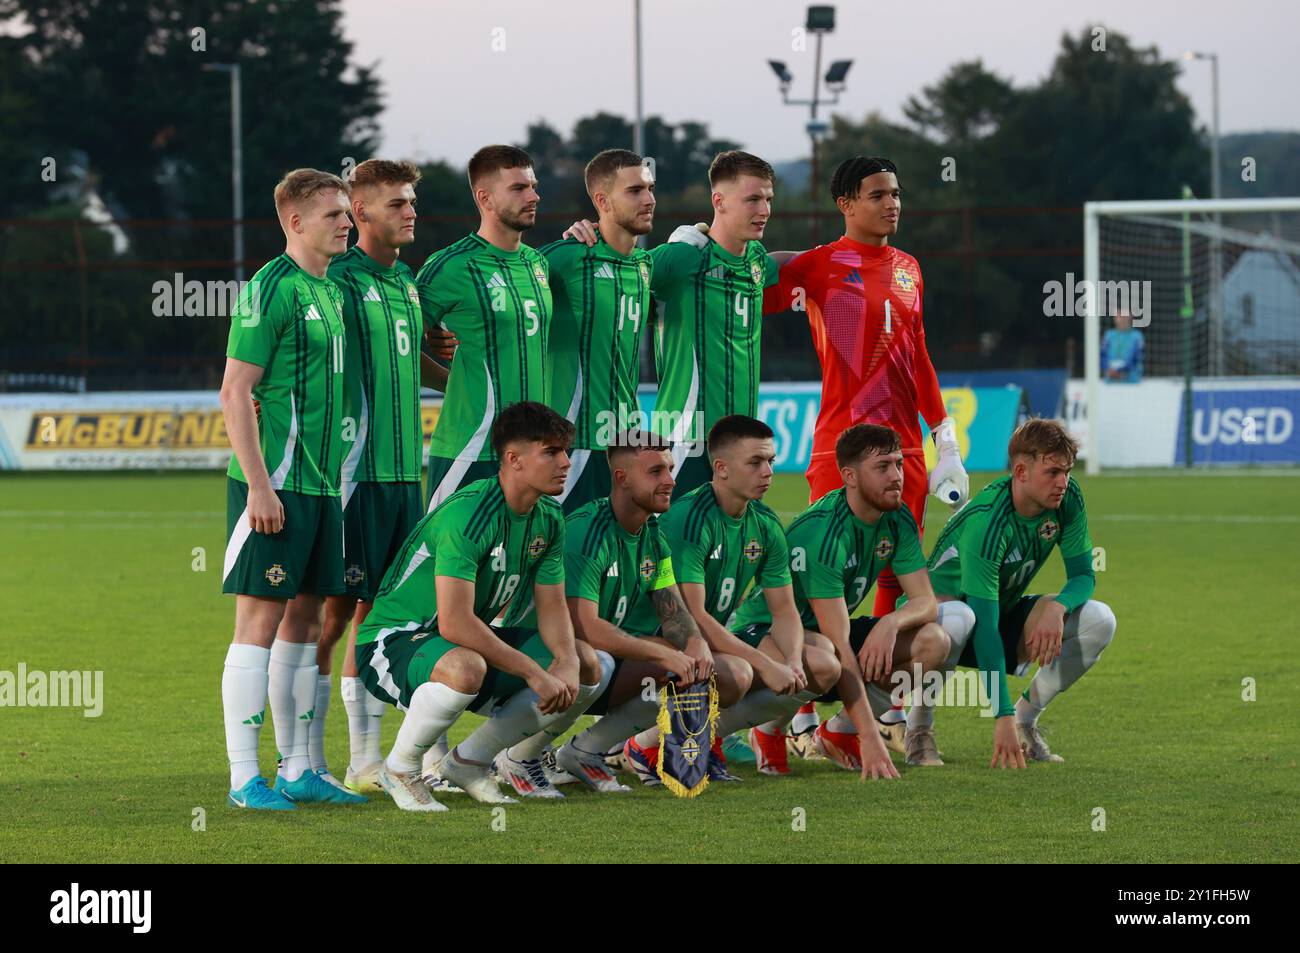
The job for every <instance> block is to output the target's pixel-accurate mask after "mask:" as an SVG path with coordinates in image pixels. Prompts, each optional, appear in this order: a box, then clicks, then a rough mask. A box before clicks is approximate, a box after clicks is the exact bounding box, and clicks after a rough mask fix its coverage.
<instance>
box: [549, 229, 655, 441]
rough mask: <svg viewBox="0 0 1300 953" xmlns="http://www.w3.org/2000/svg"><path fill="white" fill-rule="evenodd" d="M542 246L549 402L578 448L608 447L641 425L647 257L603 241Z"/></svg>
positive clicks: (647, 317)
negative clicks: (549, 304) (546, 272)
mask: <svg viewBox="0 0 1300 953" xmlns="http://www.w3.org/2000/svg"><path fill="white" fill-rule="evenodd" d="M597 236H598V237H597V241H596V244H595V245H593V246H592V247H590V248H588V247H587V246H586V245H585V244H584V243H582V242H580V241H576V240H574V239H565V240H564V241H559V242H553V243H551V244H550V245H546V246H545V247H543V248H542V254H543V255H545V256H546V258H547V260H548V262H549V263H550V280H551V295H552V297H553V299H554V309H555V310H554V317H553V318H552V321H551V335H550V339H549V341H548V343H547V351H546V389H547V396H546V403H547V404H548V405H549V406H550V407H551V408H553V409H554V410H555V411H556V412H557V413H560V414H563V415H564V416H565V417H566V418H568V419H569V420H572V421H573V424H574V429H575V431H576V432H575V434H574V440H573V445H574V447H577V448H581V449H588V450H603V449H604V448H605V447H606V446H607V445H608V444H609V443H610V441H611V438H612V437H613V436H614V435H615V434H617V433H620V432H622V431H624V430H627V429H629V428H631V427H635V426H639V420H640V405H639V404H638V403H637V396H636V388H637V382H638V381H639V380H640V371H641V367H640V350H641V332H642V330H643V329H644V328H645V325H646V324H647V323H648V322H649V320H650V253H649V252H647V251H645V250H644V249H641V248H633V249H632V252H631V254H628V255H623V254H620V253H619V252H617V251H615V250H614V249H613V248H611V247H610V246H609V245H608V244H606V242H605V240H604V239H602V238H599V231H598V232H597Z"/></svg>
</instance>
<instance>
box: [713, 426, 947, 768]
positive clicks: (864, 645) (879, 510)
mask: <svg viewBox="0 0 1300 953" xmlns="http://www.w3.org/2000/svg"><path fill="white" fill-rule="evenodd" d="M835 451H836V454H837V459H838V462H839V464H840V473H841V475H842V477H843V481H844V485H843V486H842V487H840V488H839V489H838V490H834V491H832V492H831V493H828V494H827V495H825V496H823V497H822V498H821V499H820V500H818V501H817V502H816V503H814V504H813V505H812V506H810V507H809V508H808V509H806V510H804V512H803V513H801V514H800V515H799V516H797V517H795V520H794V522H793V523H791V524H790V528H789V529H788V530H787V531H786V541H787V543H788V544H789V547H790V572H791V574H792V576H793V577H794V594H795V604H796V605H797V606H798V608H799V614H800V617H801V618H802V620H803V626H804V629H805V630H807V631H806V632H805V635H804V640H805V643H807V644H812V645H819V646H823V647H826V646H830V647H833V649H834V651H835V654H836V656H837V657H838V658H839V661H840V676H839V680H838V682H837V683H836V694H838V696H839V698H840V700H841V701H843V703H844V708H843V709H842V710H841V712H840V713H839V714H838V715H836V716H835V717H834V718H833V719H831V721H830V722H828V723H826V724H824V725H820V726H818V728H817V735H816V738H817V742H818V744H819V745H820V747H821V749H822V752H823V753H824V754H826V756H827V757H829V758H832V759H833V760H835V761H836V762H837V763H839V764H840V765H841V766H843V767H846V768H850V769H853V770H857V769H859V768H860V769H861V772H862V777H863V778H867V777H877V778H894V777H897V776H898V772H897V770H896V769H895V768H894V765H893V763H892V762H891V761H890V760H889V754H888V753H887V752H886V750H885V745H884V742H883V740H882V739H881V737H880V734H879V732H878V731H877V730H876V728H875V719H874V718H873V717H872V715H873V713H874V714H875V716H876V717H879V716H880V714H881V713H882V712H884V711H887V710H888V709H889V707H890V697H889V691H890V688H891V684H890V674H891V673H892V671H893V670H894V669H895V668H902V669H905V670H906V671H909V672H912V671H915V670H916V666H920V670H921V671H922V672H926V671H931V670H934V669H937V668H939V667H940V666H941V665H942V664H943V662H944V659H945V658H947V656H948V652H949V649H950V647H951V645H952V644H953V643H954V642H957V641H963V640H964V638H965V636H966V634H967V633H968V632H969V627H970V613H969V612H964V611H963V610H962V609H958V608H956V607H954V609H953V610H952V611H951V613H950V614H951V617H952V618H951V619H949V618H946V617H944V618H942V625H940V624H936V621H935V620H936V619H937V618H940V617H939V615H938V609H937V602H936V600H935V598H934V594H933V592H932V591H931V589H930V578H929V576H928V575H927V573H926V570H925V560H924V557H923V556H922V555H921V543H920V538H919V537H918V535H917V531H916V523H915V522H914V521H913V519H912V514H911V513H910V512H909V511H908V510H907V508H906V507H904V506H903V505H902V496H903V487H904V485H905V480H904V477H903V454H902V451H901V449H900V446H899V439H898V434H897V433H895V432H894V431H892V430H890V429H889V428H888V427H880V426H877V425H875V424H858V425H856V426H854V427H850V428H849V429H848V430H846V431H845V432H844V433H843V434H841V435H840V438H839V440H838V441H836V444H835ZM889 567H892V568H893V569H894V571H895V573H897V575H898V578H899V581H900V582H901V584H902V587H903V591H904V592H905V593H907V595H908V602H907V604H906V605H904V606H903V607H902V608H899V609H897V610H894V611H892V612H890V613H888V614H887V615H885V616H882V617H879V618H876V617H873V616H865V617H861V618H857V619H851V616H852V615H853V613H854V612H856V611H857V609H858V607H859V606H860V605H861V604H862V601H863V599H864V598H865V597H866V594H867V591H868V590H869V589H870V588H871V584H872V583H873V582H874V581H875V580H876V579H877V578H878V576H879V575H880V573H881V572H883V571H884V570H885V569H886V568H889ZM771 625H772V617H771V612H770V610H769V608H768V605H767V602H766V600H765V599H763V598H762V596H761V594H759V593H757V592H754V593H751V594H750V595H749V597H748V598H746V600H745V601H744V602H743V603H742V604H741V606H740V609H739V610H738V611H737V612H736V615H735V618H733V619H732V621H731V624H730V628H731V630H732V631H733V632H735V633H737V634H738V635H739V636H740V637H741V638H742V639H744V640H745V641H747V642H749V643H750V644H751V645H758V644H760V643H761V641H762V640H763V639H764V637H766V636H767V633H768V631H769V630H770V628H771ZM782 725H783V720H782V719H777V720H776V722H775V723H768V724H767V725H764V726H761V727H760V728H758V729H755V731H754V732H753V733H752V736H753V737H754V738H755V739H756V740H757V742H758V744H757V747H756V752H755V753H756V754H758V755H759V757H760V759H761V760H760V764H767V765H769V766H772V767H773V768H775V770H777V771H780V765H782V763H783V762H784V760H785V744H784V741H783V740H782V739H780V738H779V736H778V735H779V732H780V731H781V728H782ZM764 735H768V736H769V737H768V738H764V737H763V736H764ZM860 738H866V739H867V740H866V741H865V742H862V743H861V744H860V743H859V739H860ZM860 749H861V750H860Z"/></svg>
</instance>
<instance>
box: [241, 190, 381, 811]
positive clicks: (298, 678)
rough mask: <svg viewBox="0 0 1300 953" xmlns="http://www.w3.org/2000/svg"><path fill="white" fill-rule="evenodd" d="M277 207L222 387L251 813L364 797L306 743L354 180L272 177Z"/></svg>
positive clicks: (325, 552) (333, 494)
mask: <svg viewBox="0 0 1300 953" xmlns="http://www.w3.org/2000/svg"><path fill="white" fill-rule="evenodd" d="M275 210H276V214H277V216H278V217H279V219H280V227H281V228H282V229H283V230H284V234H285V251H284V254H283V255H281V256H279V257H278V258H276V259H274V260H273V261H271V262H269V263H268V264H266V265H264V266H263V267H262V268H261V269H260V270H259V271H258V272H257V274H256V275H254V276H253V280H252V281H251V282H249V284H248V286H247V288H246V289H245V291H244V293H243V294H242V295H241V297H240V300H239V303H238V305H237V307H236V308H235V312H234V314H233V315H232V317H231V322H230V341H229V344H228V346H227V348H226V371H225V378H224V380H223V381H222V383H221V408H222V411H223V413H224V415H225V421H226V431H227V433H228V434H229V435H230V445H231V448H232V449H233V450H234V457H233V459H232V460H231V461H230V467H229V469H228V470H227V471H226V474H227V476H226V510H227V527H228V530H229V541H228V542H227V544H226V557H225V563H224V567H223V571H222V580H223V582H222V591H223V592H229V593H236V598H235V634H234V639H233V641H232V644H231V646H230V649H229V651H228V652H227V653H226V665H225V672H224V674H223V675H222V679H221V701H222V708H223V710H224V714H225V724H226V753H227V754H228V756H229V758H230V793H229V795H228V798H229V801H230V803H231V804H232V805H234V806H235V807H244V808H252V809H255V810H291V809H293V808H294V806H295V802H312V801H325V802H333V803H343V804H352V803H358V802H364V801H365V798H363V797H360V796H359V795H356V794H352V793H350V792H348V791H344V790H341V789H339V788H337V787H334V786H333V785H331V784H329V783H328V782H326V781H325V780H324V779H323V778H321V777H320V775H318V774H316V773H315V772H313V771H312V770H310V764H309V759H308V753H307V748H308V738H309V736H310V731H311V722H312V715H313V710H314V706H315V701H316V685H317V671H316V640H317V639H318V638H319V634H320V612H321V602H322V599H323V598H324V597H325V596H330V595H335V594H336V593H341V592H342V591H343V548H342V547H343V511H342V506H341V505H340V502H339V466H340V462H341V456H342V451H341V446H340V444H341V441H340V426H339V421H340V417H341V416H342V413H341V411H342V404H343V359H344V349H345V347H346V338H345V332H344V327H343V316H342V313H341V311H340V295H339V291H338V288H336V287H335V286H334V284H333V282H331V281H330V280H329V279H328V278H327V277H326V270H327V269H328V267H329V263H330V259H331V258H333V257H334V256H335V255H339V254H342V253H343V252H344V251H345V250H346V249H347V241H348V232H349V231H351V228H352V226H351V223H350V222H349V220H348V187H347V185H346V183H344V182H343V180H342V179H340V178H338V176H335V175H331V174H330V173H328V172H320V171H317V170H316V169H295V170H294V171H293V172H290V173H289V174H288V175H286V176H285V177H284V178H283V179H282V180H281V181H280V183H279V184H278V185H277V186H276V187H275ZM254 399H256V400H257V401H259V402H260V405H261V419H260V426H259V420H258V418H257V415H256V413H255V411H254V408H253V401H254ZM268 697H269V699H270V703H271V715H272V718H273V720H274V722H275V740H276V745H277V746H278V747H279V749H280V753H281V756H282V760H281V765H280V771H279V777H278V779H277V782H276V786H275V789H274V790H272V789H271V788H269V787H267V784H266V781H265V780H264V779H263V778H262V776H261V774H260V772H259V771H258V765H257V742H258V735H259V733H260V729H261V726H262V722H263V720H264V717H265V710H266V703H267V699H268Z"/></svg>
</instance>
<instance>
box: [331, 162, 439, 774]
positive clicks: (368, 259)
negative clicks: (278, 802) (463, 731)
mask: <svg viewBox="0 0 1300 953" xmlns="http://www.w3.org/2000/svg"><path fill="white" fill-rule="evenodd" d="M419 181H420V170H419V167H418V166H416V165H415V164H414V163H412V162H390V161H387V160H383V159H369V160H367V161H365V162H362V163H361V164H360V165H358V166H357V167H356V169H355V170H353V176H352V218H353V221H354V223H355V224H356V227H357V233H358V238H357V243H356V244H355V245H354V246H352V248H350V249H349V250H348V251H347V252H346V253H345V254H343V255H340V256H339V257H338V258H335V259H334V260H333V261H332V262H331V263H330V267H329V277H330V279H331V280H332V281H333V282H334V283H335V284H336V285H338V287H339V290H340V291H342V292H343V324H344V326H345V327H346V329H347V347H346V350H345V359H344V371H343V444H344V452H345V455H344V457H343V468H342V485H341V490H342V503H343V524H344V543H343V550H344V569H343V580H344V583H345V585H346V587H347V588H346V591H345V593H344V594H343V595H339V596H330V597H329V598H328V599H326V600H325V621H324V626H323V629H322V632H321V640H320V647H319V649H318V651H317V656H316V664H317V666H318V668H319V670H320V677H319V681H318V684H317V688H316V707H315V712H316V715H315V717H314V718H313V719H312V730H311V744H310V760H311V767H312V770H313V771H316V772H317V773H319V774H321V776H322V777H324V778H325V780H327V781H330V782H331V783H334V784H337V783H338V782H337V781H335V780H334V778H333V776H332V775H330V774H329V771H328V769H327V768H326V764H325V751H324V738H325V715H326V712H327V711H328V710H329V700H330V669H331V665H332V657H333V652H334V647H335V645H337V644H338V641H339V639H340V637H341V636H342V635H343V632H344V630H345V629H347V628H348V623H349V622H351V621H352V620H353V614H354V612H355V615H356V623H357V624H358V625H360V624H361V622H363V621H364V620H365V617H366V613H367V612H369V611H370V605H371V603H372V602H373V600H374V598H375V592H376V590H378V588H379V581H380V580H381V579H382V578H383V575H384V570H386V569H387V568H388V565H389V563H391V562H392V560H393V557H394V556H395V555H396V554H397V551H398V550H399V549H400V548H401V546H402V544H403V542H405V540H406V537H407V536H408V535H409V534H410V532H411V529H412V528H413V527H414V526H415V524H416V523H417V522H419V519H420V517H421V516H423V515H424V506H423V503H422V501H421V498H420V467H421V464H422V460H421V458H422V456H423V452H424V434H423V430H422V428H421V425H420V385H421V384H422V383H423V384H425V385H426V386H429V387H434V388H438V389H442V388H444V387H445V386H446V384H447V370H446V368H444V367H442V366H441V365H439V364H437V363H435V362H434V361H433V360H432V359H431V358H429V357H427V356H425V355H423V354H422V353H421V352H420V335H421V331H422V327H423V325H422V321H421V319H420V299H419V296H418V294H417V292H416V288H415V275H414V274H413V273H412V272H411V269H410V268H409V267H408V266H407V265H406V264H405V263H404V262H402V261H401V260H399V258H398V255H399V253H400V251H401V249H402V248H403V247H404V246H406V245H409V244H410V243H411V242H413V241H414V240H415V218H416V215H415V185H416V183H417V182H419ZM358 600H359V604H358ZM355 645H356V635H355V630H352V632H351V633H350V635H349V639H348V646H347V654H346V655H345V656H344V659H343V677H342V681H341V687H342V694H343V705H344V707H345V708H346V710H347V714H348V735H349V739H350V742H351V759H350V761H349V764H348V771H347V775H346V786H347V787H348V788H350V789H351V790H354V791H362V792H365V791H378V790H379V787H378V772H379V762H380V753H379V731H380V718H382V716H383V713H384V709H385V707H386V706H384V705H383V704H382V703H381V702H379V701H378V700H377V699H375V698H374V697H373V696H371V695H369V694H367V692H366V691H365V689H364V687H363V686H362V685H361V682H360V680H359V679H358V678H357V677H356V676H357V668H356V658H355V655H356V652H355Z"/></svg>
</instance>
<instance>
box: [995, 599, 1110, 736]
mask: <svg viewBox="0 0 1300 953" xmlns="http://www.w3.org/2000/svg"><path fill="white" fill-rule="evenodd" d="M1114 637H1115V613H1114V612H1112V611H1111V608H1110V606H1108V605H1106V603H1104V602H1098V601H1096V600H1095V599H1089V600H1088V601H1087V602H1085V603H1084V604H1083V605H1082V606H1080V607H1079V610H1078V611H1077V612H1074V613H1071V615H1070V617H1069V618H1068V619H1066V620H1065V631H1064V632H1063V633H1062V635H1061V654H1060V655H1059V656H1057V657H1056V659H1055V660H1054V661H1053V662H1052V664H1051V665H1047V666H1044V667H1043V668H1040V669H1039V670H1038V674H1036V675H1035V676H1034V679H1033V681H1031V682H1030V683H1029V697H1028V698H1025V697H1024V696H1021V698H1020V699H1019V700H1018V701H1017V702H1016V721H1018V722H1020V723H1022V724H1030V725H1032V724H1034V723H1035V722H1036V721H1038V716H1039V715H1040V714H1042V712H1043V709H1044V708H1046V707H1047V703H1048V702H1050V701H1051V700H1052V699H1053V698H1055V697H1056V696H1057V695H1059V694H1061V692H1063V691H1065V690H1066V689H1067V688H1069V687H1070V686H1071V685H1073V684H1074V683H1075V682H1077V681H1078V680H1079V679H1080V678H1082V677H1083V673H1084V672H1086V671H1088V669H1090V668H1092V666H1093V665H1095V664H1096V662H1097V659H1099V658H1101V653H1102V652H1104V651H1105V650H1106V646H1108V645H1110V640H1111V639H1113V638H1114Z"/></svg>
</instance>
